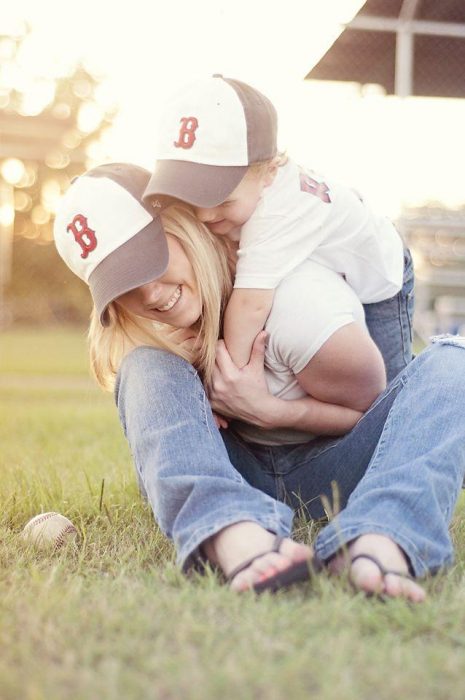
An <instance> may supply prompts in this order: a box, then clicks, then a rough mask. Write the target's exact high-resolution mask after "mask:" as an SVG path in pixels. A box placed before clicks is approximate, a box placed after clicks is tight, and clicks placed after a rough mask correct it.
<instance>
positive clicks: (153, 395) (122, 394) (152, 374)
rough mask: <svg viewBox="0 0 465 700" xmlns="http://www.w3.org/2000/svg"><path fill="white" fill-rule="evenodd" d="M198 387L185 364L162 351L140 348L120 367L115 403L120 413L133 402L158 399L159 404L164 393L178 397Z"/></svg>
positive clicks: (191, 368) (187, 365)
mask: <svg viewBox="0 0 465 700" xmlns="http://www.w3.org/2000/svg"><path fill="white" fill-rule="evenodd" d="M192 383H194V384H196V383H199V384H200V380H199V378H198V376H197V372H196V370H195V369H194V367H192V365H190V364H189V363H188V362H187V361H186V360H183V359H182V358H181V357H179V356H177V355H174V354H173V353H170V352H168V351H166V350H162V349H160V348H154V347H150V346H140V347H137V348H135V349H134V350H132V351H131V352H130V353H129V354H128V355H126V357H125V358H124V360H123V362H122V363H121V367H120V369H119V372H118V375H117V378H116V384H115V401H116V403H117V405H118V407H119V409H120V411H121V410H124V407H125V406H126V405H127V404H128V403H129V404H131V403H132V401H131V399H132V398H134V399H135V401H136V402H137V403H138V404H139V405H142V404H144V403H146V401H144V397H146V399H147V401H149V402H150V403H152V402H153V401H155V400H156V399H157V397H158V399H159V400H161V401H163V400H164V398H165V399H166V396H167V394H168V393H170V394H172V393H175V394H179V392H181V393H182V392H183V391H187V390H188V387H191V388H192Z"/></svg>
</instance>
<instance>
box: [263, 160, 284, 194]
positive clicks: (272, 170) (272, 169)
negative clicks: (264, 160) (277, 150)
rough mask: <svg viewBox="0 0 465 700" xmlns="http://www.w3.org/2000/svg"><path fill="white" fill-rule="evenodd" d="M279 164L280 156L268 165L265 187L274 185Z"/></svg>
mask: <svg viewBox="0 0 465 700" xmlns="http://www.w3.org/2000/svg"><path fill="white" fill-rule="evenodd" d="M279 163H280V159H279V156H276V157H275V158H273V160H271V161H270V162H269V163H268V165H267V168H266V171H265V176H264V183H265V187H269V186H270V185H271V184H272V183H273V180H274V179H275V177H276V174H277V172H278V168H279Z"/></svg>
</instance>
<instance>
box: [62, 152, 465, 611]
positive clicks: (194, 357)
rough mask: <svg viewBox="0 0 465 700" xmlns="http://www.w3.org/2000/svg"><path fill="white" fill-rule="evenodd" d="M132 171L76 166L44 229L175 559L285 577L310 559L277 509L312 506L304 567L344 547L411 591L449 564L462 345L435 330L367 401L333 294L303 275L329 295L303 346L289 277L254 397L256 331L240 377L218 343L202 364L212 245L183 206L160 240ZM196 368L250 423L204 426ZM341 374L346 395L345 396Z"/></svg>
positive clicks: (223, 402) (382, 577)
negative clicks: (84, 306) (315, 526)
mask: <svg viewBox="0 0 465 700" xmlns="http://www.w3.org/2000/svg"><path fill="white" fill-rule="evenodd" d="M148 178H149V173H147V172H146V171H143V170H142V169H139V168H136V167H135V166H128V165H116V166H115V165H108V166H101V167H100V168H96V169H94V170H93V171H90V172H89V173H87V174H86V175H85V176H82V177H81V178H79V179H78V180H77V182H76V183H75V184H74V185H72V186H71V188H70V190H69V191H68V193H67V195H66V196H65V197H64V199H63V202H62V205H61V208H60V211H59V213H58V215H57V218H56V224H55V239H56V243H57V247H58V250H59V252H60V254H61V255H62V257H63V258H64V260H65V261H66V262H67V264H68V265H69V266H70V267H71V269H73V271H74V272H76V274H79V275H80V276H81V277H83V278H84V279H85V280H86V281H87V282H88V283H89V285H90V288H91V291H92V295H93V299H94V306H95V309H94V315H93V320H92V325H91V331H90V342H91V358H92V364H93V367H94V371H95V374H96V376H97V378H98V379H99V381H100V383H101V384H103V385H106V386H108V385H109V384H110V383H111V380H112V378H114V376H115V374H116V373H117V372H118V380H117V384H116V399H117V403H118V407H119V412H120V418H121V421H122V424H123V427H124V430H125V433H126V436H127V438H128V440H129V443H130V445H131V449H132V452H133V456H134V461H135V464H136V467H137V471H138V476H139V479H140V481H141V484H142V486H143V489H144V491H145V493H146V495H147V497H148V498H149V501H150V503H151V505H152V508H153V511H154V514H155V517H156V518H157V520H158V522H159V524H160V527H161V528H162V530H163V531H164V532H165V533H166V534H167V535H168V536H169V537H171V538H173V540H174V542H175V545H176V548H177V552H178V559H179V562H180V564H181V566H182V567H183V568H184V569H185V570H187V569H188V568H189V567H190V566H193V565H195V564H196V563H197V562H198V561H200V560H202V559H205V558H206V559H208V560H209V561H210V562H211V563H212V564H218V565H219V567H220V568H221V569H222V570H223V572H224V573H225V574H226V576H227V577H228V578H229V579H230V581H231V587H232V588H233V589H234V590H245V589H250V588H253V589H254V590H262V589H267V588H270V589H276V588H278V587H280V586H282V585H286V584H287V583H289V582H292V581H293V580H299V579H301V578H303V577H304V576H305V575H307V574H308V570H309V563H310V560H311V558H312V553H311V551H310V549H309V548H307V547H305V546H304V545H301V544H298V543H296V542H293V541H292V540H291V539H290V538H289V537H288V536H289V533H290V530H291V525H292V518H293V508H295V507H298V506H299V504H300V505H301V504H303V505H304V506H305V509H306V510H307V511H308V513H309V514H310V516H311V517H320V516H322V515H324V510H323V507H322V503H323V504H324V503H326V504H327V509H328V510H333V511H334V510H336V511H339V509H340V512H338V514H337V515H336V517H335V518H333V520H332V521H331V522H330V524H329V525H328V526H326V527H325V528H324V529H323V530H322V531H321V532H320V533H319V535H318V537H317V540H316V543H315V551H316V554H315V557H313V559H312V561H313V564H314V568H315V569H318V568H319V566H320V562H324V563H325V564H326V565H327V566H328V568H329V569H330V570H331V571H335V572H337V571H340V570H341V568H342V567H343V566H344V561H345V557H348V560H349V566H350V577H351V580H352V582H353V583H354V585H355V586H356V587H357V588H360V589H363V590H365V591H367V592H381V593H385V594H387V595H388V596H403V597H405V598H407V599H409V600H412V601H421V600H423V598H424V591H423V589H422V588H421V586H420V585H419V584H418V583H416V582H415V581H414V580H413V579H412V578H411V577H410V574H411V575H413V576H415V577H419V576H422V575H425V574H426V573H428V572H435V571H437V570H438V569H439V568H441V567H443V566H445V565H447V564H449V563H450V562H451V561H452V557H453V552H452V546H451V542H450V537H449V534H448V523H449V520H450V517H451V514H452V512H453V508H454V505H455V502H456V499H457V495H458V492H459V490H460V486H461V483H462V480H463V473H464V471H465V447H464V445H465V442H464V432H465V425H464V421H463V420H461V418H462V414H463V408H462V395H463V386H462V385H463V383H464V382H465V380H464V379H463V377H464V376H465V375H464V372H463V371H460V370H461V369H463V365H464V363H465V354H464V353H463V349H464V343H463V339H460V338H444V339H439V340H438V342H437V343H436V344H434V345H433V346H432V347H431V348H429V349H428V350H427V351H425V352H424V353H422V354H421V355H420V357H419V358H417V359H416V360H415V361H413V362H412V363H410V365H409V366H408V367H407V368H406V370H405V371H404V372H402V373H401V374H400V375H399V376H398V377H397V378H396V379H395V380H394V381H393V382H391V384H390V385H389V387H388V389H387V390H386V391H385V392H384V393H383V394H382V395H381V396H380V397H379V398H378V399H377V400H376V401H375V402H374V404H373V405H372V406H371V407H370V408H369V410H366V409H367V407H368V405H369V404H370V403H371V401H372V400H373V397H374V396H375V395H376V394H377V393H378V392H379V390H380V389H381V388H382V385H383V382H384V375H383V369H382V362H381V361H380V358H379V354H378V353H377V351H376V348H375V347H374V346H373V344H372V343H371V341H370V339H369V337H368V335H367V333H366V331H365V329H364V327H363V319H361V318H359V317H358V310H357V302H356V300H355V301H354V299H353V298H352V296H351V292H350V290H349V288H348V287H345V286H344V289H341V288H340V285H341V284H343V285H344V283H343V282H342V281H341V280H340V279H339V278H337V276H335V277H332V278H331V279H330V278H329V277H327V276H326V277H325V274H326V275H327V274H328V273H329V272H330V271H326V273H325V272H324V271H323V270H320V274H321V280H320V282H321V285H322V288H323V286H324V288H325V295H324V296H325V297H328V298H329V297H331V294H329V293H328V290H331V289H332V288H334V289H336V287H337V290H336V292H335V293H334V298H335V299H337V303H334V304H332V305H331V304H329V306H328V307H327V308H325V309H324V313H322V314H316V315H314V316H313V321H314V323H315V328H313V322H312V323H310V324H309V326H310V328H311V330H312V332H313V331H314V330H315V329H317V333H316V335H318V338H313V348H312V350H311V352H310V353H308V348H307V347H306V342H307V338H308V334H306V333H305V332H304V333H302V332H301V330H302V329H301V328H299V327H298V323H299V321H298V317H295V316H294V315H293V314H291V313H290V312H289V313H286V309H288V308H289V299H290V300H291V301H292V303H293V304H294V305H296V304H297V301H298V300H296V298H295V287H293V285H294V284H297V285H298V286H299V285H300V287H299V288H300V289H301V290H302V293H301V294H300V298H305V294H304V291H305V285H306V284H310V282H309V280H313V278H314V276H315V274H316V270H315V269H312V270H311V274H302V275H301V276H300V277H301V278H300V279H298V280H297V282H296V281H295V280H294V282H291V283H290V287H289V289H288V290H286V289H284V290H283V292H282V303H283V307H282V308H279V303H280V302H279V300H278V312H277V315H276V316H273V314H274V311H273V312H272V314H271V316H270V319H269V323H268V328H271V329H272V332H271V336H270V341H269V347H268V349H267V353H268V360H270V359H271V363H269V364H271V369H269V370H268V374H269V375H270V372H271V374H272V375H273V376H274V378H275V381H276V382H277V383H278V384H279V383H280V382H281V387H280V388H276V387H274V391H275V393H274V395H271V394H270V393H269V392H268V389H267V384H266V379H265V375H264V371H263V354H264V336H263V334H261V335H260V336H259V337H258V338H257V340H256V343H255V346H254V352H253V356H252V358H251V361H250V362H249V364H248V365H247V366H246V368H245V369H243V370H237V369H236V368H235V367H234V366H233V365H232V363H231V362H230V359H229V357H228V355H227V353H226V350H225V348H224V346H222V345H221V343H220V347H219V349H218V354H217V362H216V364H215V349H214V341H215V340H216V337H217V333H218V329H219V325H220V318H221V311H222V306H223V305H224V301H225V300H226V299H227V296H228V293H229V291H230V275H229V274H228V262H227V256H226V251H225V250H224V249H223V248H221V246H220V244H219V243H218V241H214V242H213V241H212V239H211V238H210V237H209V234H208V232H207V231H206V230H205V229H203V227H202V226H201V225H200V224H199V223H198V222H196V221H195V219H194V218H193V217H191V216H190V214H189V213H188V212H184V213H179V212H178V213H173V214H172V215H171V216H170V214H169V212H167V214H166V215H164V216H163V223H164V226H165V229H166V233H167V234H168V235H167V236H166V238H165V236H164V233H163V229H162V226H161V222H160V220H159V219H157V218H155V219H154V218H153V216H152V215H151V212H150V210H149V209H147V208H146V207H145V205H144V204H143V203H142V202H141V196H142V192H143V191H144V187H145V184H146V182H147V181H148ZM173 212H174V210H173ZM331 274H332V273H331ZM311 283H312V284H313V282H311ZM302 285H303V286H302ZM278 293H280V292H278ZM341 298H342V300H343V302H341ZM341 308H342V309H343V311H342V315H343V317H342V318H340V314H341V311H340V309H341ZM325 315H328V319H327V320H326V319H325V318H322V316H323V317H324V316H325ZM273 323H275V325H274V326H273ZM283 323H286V327H285V332H280V331H281V330H282V324H283ZM276 335H278V336H279V337H278V339H277V340H276V338H275V336H276ZM295 343H296V344H297V345H298V346H299V347H298V351H297V352H294V347H293V346H294V344H295ZM350 345H352V347H354V349H355V352H353V353H352V354H351V355H350V359H351V362H350V363H347V354H348V353H347V352H346V348H347V347H348V346H350ZM341 348H342V351H341ZM305 353H307V355H305ZM358 355H360V356H363V358H364V359H363V362H362V363H360V362H358V361H357V360H358ZM123 358H124V359H123ZM309 358H310V359H309ZM344 360H345V362H344ZM273 362H274V365H273ZM302 362H304V363H305V362H306V364H305V366H304V367H303V368H302V366H301V365H302ZM348 364H349V369H350V371H348V370H347V365H348ZM194 367H195V369H194ZM199 374H200V376H201V377H202V379H203V381H204V383H205V384H206V385H208V386H210V387H211V397H212V401H213V405H214V407H215V408H216V409H217V410H218V412H219V413H220V414H223V415H231V416H235V417H238V418H239V419H242V420H243V421H244V420H245V421H246V422H247V423H249V424H250V423H254V424H255V426H258V428H261V431H260V430H258V428H257V427H255V428H254V427H253V426H252V427H250V425H245V424H243V423H239V424H238V425H236V424H235V423H234V425H231V426H230V427H229V428H228V429H227V430H223V431H221V433H220V431H219V430H218V429H217V426H216V424H215V420H214V417H213V415H212V413H211V410H210V406H209V403H208V400H207V398H206V395H205V391H204V388H203V385H202V383H201V381H200V379H199ZM365 375H368V380H367V381H366V383H365V384H361V382H360V380H361V379H362V378H364V377H365ZM354 377H355V381H354ZM354 384H355V385H357V384H360V386H362V387H363V391H360V397H359V400H358V404H357V402H356V401H355V403H354V394H355V391H354ZM244 387H245V388H244ZM280 391H281V392H282V394H281V395H282V396H285V397H286V398H285V399H283V398H280V397H279V395H278V394H279V393H280ZM308 394H311V395H308ZM363 412H364V415H363V417H360V416H361V414H362V413H363ZM219 420H220V422H221V423H222V424H223V425H224V426H225V425H226V423H225V422H223V419H219ZM295 428H297V431H296V430H295ZM351 428H352V429H351ZM282 429H285V430H284V431H283V430H282ZM347 431H349V432H347ZM324 433H326V434H327V435H328V437H321V435H323V434H324ZM315 434H318V435H320V437H317V438H315V437H314V435H315ZM335 434H338V435H340V436H341V437H334V435H335ZM273 443H274V444H273ZM276 443H277V444H276ZM225 446H226V449H225ZM226 450H227V451H226ZM233 465H234V466H233ZM334 484H336V485H337V499H339V504H338V503H337V499H336V498H334V491H335V489H334ZM285 501H286V502H285ZM289 504H290V505H289ZM290 506H292V507H290ZM276 535H277V536H278V537H277V538H276ZM282 538H284V539H282Z"/></svg>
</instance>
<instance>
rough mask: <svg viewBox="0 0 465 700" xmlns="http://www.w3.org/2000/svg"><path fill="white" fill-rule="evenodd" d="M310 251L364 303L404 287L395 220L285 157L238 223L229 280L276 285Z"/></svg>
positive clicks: (240, 284)
mask: <svg viewBox="0 0 465 700" xmlns="http://www.w3.org/2000/svg"><path fill="white" fill-rule="evenodd" d="M309 258H311V259H312V260H314V261H316V262H319V263H320V264H322V265H326V266H327V267H330V268H331V269H332V270H335V271H336V272H338V273H339V274H342V275H343V276H344V277H345V279H346V281H347V282H348V283H349V284H350V286H351V287H352V288H353V289H354V290H355V292H356V294H357V296H358V298H359V299H360V301H361V302H362V303H364V304H367V303H374V302H378V301H382V300H383V299H389V298H390V297H392V296H394V295H395V294H397V292H399V290H400V289H401V287H402V279H403V268H404V256H403V242H402V239H401V237H400V235H399V234H398V232H397V231H396V229H395V227H394V225H393V223H392V222H391V221H390V220H389V219H388V218H387V217H384V216H378V215H377V214H375V213H374V212H373V211H372V210H371V209H370V207H369V206H368V205H367V204H365V202H363V201H362V200H361V199H360V197H359V196H358V195H357V193H356V192H355V191H354V190H352V189H350V188H349V187H346V186H344V185H341V184H338V183H335V182H333V181H331V180H328V179H326V178H323V177H320V176H319V175H317V174H316V173H314V172H313V171H304V170H303V169H302V168H300V167H299V166H298V165H297V164H296V163H294V162H293V161H288V162H287V163H286V164H285V165H284V166H282V167H280V168H279V169H278V173H277V175H276V178H275V180H274V182H273V183H272V184H271V185H270V186H269V187H266V188H265V189H264V191H263V195H262V197H261V199H260V201H259V203H258V205H257V207H256V209H255V211H254V213H253V214H252V216H251V217H250V219H249V220H248V221H247V222H246V223H245V224H244V225H243V226H242V228H241V233H240V243H239V252H238V262H237V267H236V277H235V282H234V286H235V287H236V288H242V289H275V288H276V287H277V285H278V284H279V283H280V281H281V280H282V279H284V277H286V275H287V274H289V272H291V271H292V270H294V269H295V268H296V267H297V266H298V265H299V264H300V263H301V262H302V261H303V260H306V259H309Z"/></svg>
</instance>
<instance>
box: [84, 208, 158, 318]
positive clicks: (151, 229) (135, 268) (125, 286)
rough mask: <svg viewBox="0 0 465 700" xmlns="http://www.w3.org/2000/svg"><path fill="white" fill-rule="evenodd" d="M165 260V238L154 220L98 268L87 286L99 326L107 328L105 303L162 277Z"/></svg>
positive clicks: (105, 259) (106, 304)
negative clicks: (98, 319)
mask: <svg viewBox="0 0 465 700" xmlns="http://www.w3.org/2000/svg"><path fill="white" fill-rule="evenodd" d="M168 258H169V254H168V244H167V241H166V236H165V233H164V231H163V227H162V225H161V222H160V220H159V219H158V218H157V219H154V220H153V221H151V222H150V224H148V226H146V227H145V228H143V229H142V230H141V231H139V233H137V234H136V235H135V236H132V237H131V238H130V239H129V240H128V241H126V243H123V245H121V246H120V247H119V248H116V250H114V251H113V252H112V253H111V254H110V255H108V256H107V257H106V258H104V260H102V262H101V263H100V264H99V265H97V267H96V268H95V270H94V271H93V272H92V274H91V275H90V277H89V286H90V289H91V292H92V297H93V300H94V304H95V308H96V310H97V313H98V316H99V318H100V323H101V324H102V326H107V325H108V318H107V314H106V311H107V307H108V304H109V303H110V302H112V301H114V300H115V299H117V298H118V297H119V296H121V294H125V293H126V292H129V291H131V289H135V288H136V287H139V286H140V285H141V284H147V282H151V281H152V280H154V279H157V278H158V277H161V275H163V274H164V272H165V271H166V268H167V267H168Z"/></svg>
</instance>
